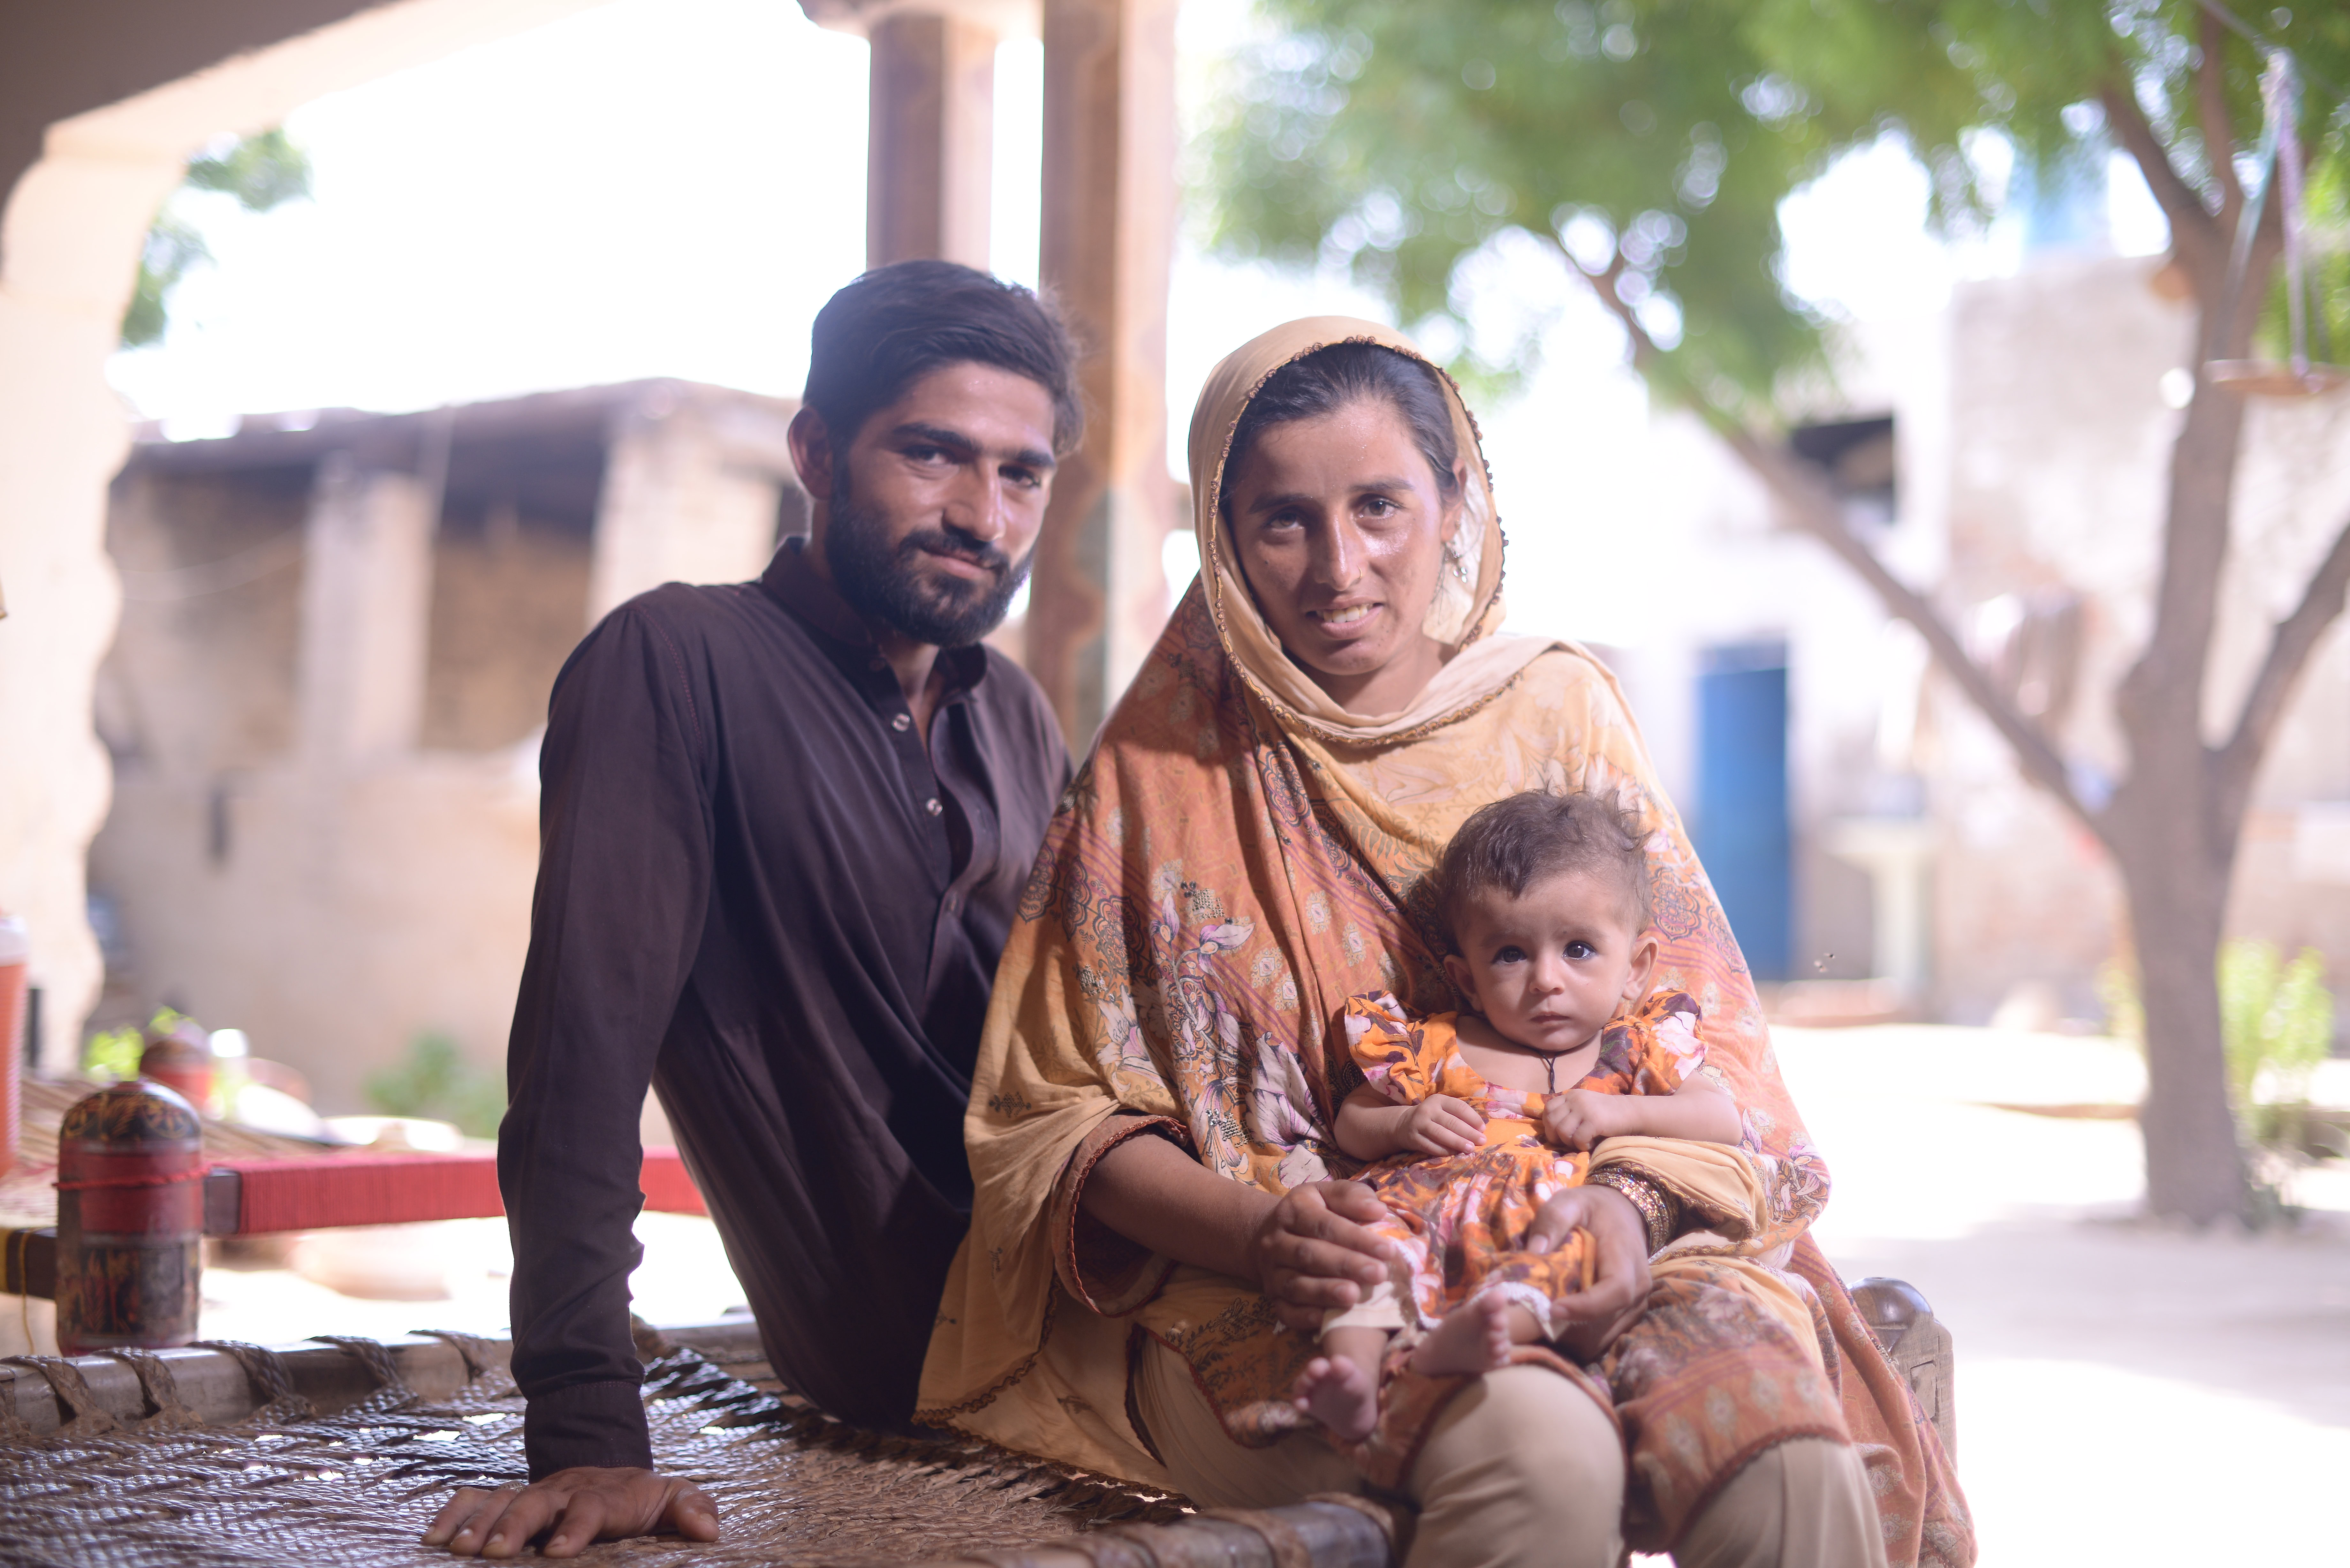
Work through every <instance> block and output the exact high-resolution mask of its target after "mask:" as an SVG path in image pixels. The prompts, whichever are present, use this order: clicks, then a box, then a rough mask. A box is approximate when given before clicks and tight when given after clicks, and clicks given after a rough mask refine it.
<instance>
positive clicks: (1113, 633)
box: [1027, 0, 1176, 750]
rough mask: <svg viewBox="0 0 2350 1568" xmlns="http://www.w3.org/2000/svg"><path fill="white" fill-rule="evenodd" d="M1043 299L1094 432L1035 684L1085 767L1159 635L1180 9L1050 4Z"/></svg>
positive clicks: (1031, 605)
mask: <svg viewBox="0 0 2350 1568" xmlns="http://www.w3.org/2000/svg"><path fill="white" fill-rule="evenodd" d="M1044 31H1045V192H1044V196H1045V199H1044V234H1043V245H1042V263H1043V265H1042V270H1043V273H1044V281H1045V286H1046V287H1047V288H1048V289H1050V290H1052V291H1053V292H1054V293H1055V295H1056V296H1057V297H1058V298H1059V300H1060V303H1061V306H1062V308H1063V309H1064V310H1066V312H1067V313H1068V315H1069V317H1070V322H1071V325H1072V326H1073V327H1075V328H1076V331H1077V334H1078V337H1079V340H1080V343H1081V345H1082V346H1083V347H1084V348H1085V349H1087V360H1086V363H1085V368H1084V372H1083V377H1084V382H1085V391H1086V401H1087V405H1088V408H1089V410H1090V413H1091V420H1092V422H1091V424H1090V426H1089V427H1088V430H1087V436H1086V444H1085V448H1084V450H1083V451H1081V452H1077V453H1076V455H1075V456H1073V457H1071V458H1070V459H1069V460H1067V461H1066V462H1064V463H1063V464H1062V467H1061V472H1060V475H1059V477H1058V478H1056V479H1055V481H1054V484H1053V504H1052V507H1051V510H1050V511H1049V512H1048V513H1047V514H1046V515H1045V532H1044V535H1043V537H1042V538H1041V539H1040V540H1039V542H1038V544H1037V546H1036V565H1035V573H1034V576H1033V582H1034V587H1033V588H1032V590H1031V592H1030V596H1029V602H1028V628H1027V630H1028V658H1027V664H1028V670H1029V672H1030V673H1031V674H1033V675H1035V678H1036V680H1037V681H1038V682H1039V684H1041V685H1042V686H1043V687H1044V689H1045V695H1046V696H1047V697H1049V698H1050V699H1051V700H1052V702H1053V705H1054V708H1055V711H1057V712H1058V713H1059V714H1060V718H1061V725H1062V729H1063V731H1064V732H1065V733H1066V735H1067V737H1068V741H1069V744H1070V745H1071V746H1072V747H1073V748H1077V749H1080V750H1082V749H1083V748H1084V747H1086V746H1087V745H1088V744H1089V743H1090V742H1091V741H1092V738H1093V733H1094V731H1095V730H1096V729H1097V727H1098V726H1099V725H1100V722H1101V720H1102V717H1103V715H1104V714H1106V713H1107V711H1109V709H1110V707H1111V706H1112V705H1113V704H1114V703H1115V702H1116V701H1118V694H1119V693H1120V692H1121V691H1124V690H1125V689H1126V683H1127V681H1128V680H1129V679H1130V678H1131V677H1132V676H1133V674H1134V671H1135V670H1137V669H1138V668H1139V667H1140V665H1141V662H1142V659H1143V656H1144V655H1145V654H1146V653H1148V652H1149V649H1150V644H1151V640H1152V639H1154V638H1155V637H1156V636H1157V635H1158V633H1159V628H1160V627H1161V626H1162V625H1163V623H1164V621H1165V618H1166V610H1167V604H1166V599H1167V585H1166V580H1165V574H1164V572H1163V571H1162V570H1161V568H1160V566H1159V552H1160V549H1161V547H1162V546H1163V545H1164V544H1165V541H1166V536H1167V530H1168V528H1169V526H1170V524H1171V523H1172V521H1173V517H1174V510H1175V484H1174V482H1173V481H1172V480H1171V479H1170V478H1169V476H1168V472H1167V288H1168V275H1169V269H1170V262H1171V258H1172V254H1173V246H1174V228H1175V142H1176V132H1175V5H1174V0H1045V26H1044Z"/></svg>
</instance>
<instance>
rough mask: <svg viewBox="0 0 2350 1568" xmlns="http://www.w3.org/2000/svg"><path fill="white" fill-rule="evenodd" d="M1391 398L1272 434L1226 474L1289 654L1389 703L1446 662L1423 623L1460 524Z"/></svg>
mask: <svg viewBox="0 0 2350 1568" xmlns="http://www.w3.org/2000/svg"><path fill="white" fill-rule="evenodd" d="M1453 481H1454V483H1453V490H1452V498H1451V500H1449V501H1448V500H1446V499H1445V498H1444V496H1443V493H1442V492H1440V490H1439V489H1438V488H1437V483H1436V475H1435V472H1433V471H1432V470H1431V469H1430V466H1429V462H1428V459H1427V458H1426V457H1424V456H1422V455H1421V453H1420V450H1419V443H1418V442H1417V441H1414V440H1413V439H1412V434H1411V427H1410V426H1409V424H1407V423H1406V422H1405V421H1404V417H1403V415H1402V414H1401V413H1400V412H1399V411H1398V410H1396V408H1395V406H1394V405H1393V404H1391V403H1388V402H1387V401H1386V400H1383V399H1378V398H1364V399H1360V400H1357V401H1355V402H1353V403H1350V404H1348V405H1347V406H1346V407H1344V408H1342V409H1339V410H1336V412H1334V413H1329V414H1326V415H1323V416H1322V417H1321V418H1319V419H1311V420H1294V421H1290V422H1288V423H1286V424H1278V425H1273V426H1270V427H1268V428H1267V429H1265V430H1264V431H1262V432H1261V433H1260V434H1259V435H1258V437H1257V440H1256V444H1255V446H1254V448H1253V450H1252V451H1251V452H1249V454H1248V457H1247V459H1246V460H1245V461H1244V462H1243V463H1242V465H1241V467H1240V470H1239V472H1236V473H1234V474H1232V475H1231V476H1229V478H1228V479H1227V482H1226V483H1227V489H1228V493H1229V496H1230V510H1229V511H1228V512H1227V514H1226V515H1227V516H1228V517H1229V518H1230V520H1231V523H1230V532H1231V535H1232V548H1233V553H1234V554H1235V556H1237V557H1238V558H1239V561H1240V566H1241V570H1242V573H1243V576H1245V577H1246V578H1247V579H1248V586H1249V587H1250V589H1251V591H1252V592H1253V593H1254V594H1255V596H1256V602H1257V605H1258V607H1260V608H1262V609H1263V612H1264V618H1265V619H1266V621H1267V622H1269V623H1270V624H1271V625H1272V627H1273V629H1274V635H1275V636H1277V637H1279V638H1280V639H1281V643H1282V646H1283V648H1284V649H1287V650H1288V653H1289V656H1290V657H1291V658H1292V659H1295V660H1297V662H1298V663H1299V664H1300V665H1301V666H1303V667H1304V669H1305V671H1306V673H1307V674H1308V675H1310V676H1312V677H1313V679H1314V681H1315V684H1316V685H1318V686H1320V687H1321V688H1322V689H1323V690H1324V691H1326V692H1328V693H1329V694H1330V696H1331V697H1332V698H1333V699H1334V700H1336V701H1337V703H1338V704H1339V705H1340V706H1341V707H1344V708H1347V709H1349V710H1351V711H1355V712H1358V713H1391V712H1395V711H1399V710H1400V709H1402V708H1404V707H1405V706H1407V705H1408V704H1409V702H1410V701H1411V700H1412V698H1414V697H1416V696H1418V695H1419V691H1420V688H1421V687H1423V686H1425V685H1427V684H1428V682H1429V680H1430V679H1431V678H1433V677H1434V676H1435V674H1436V672H1437V670H1438V669H1439V668H1440V667H1441V665H1442V663H1443V649H1442V647H1441V645H1440V644H1439V643H1437V642H1436V641H1435V640H1433V639H1430V637H1429V636H1428V635H1427V634H1426V633H1425V632H1423V631H1422V630H1421V629H1420V625H1421V622H1422V621H1423V620H1425V619H1426V618H1427V615H1428V607H1429V604H1430V601H1431V600H1432V599H1433V598H1434V597H1436V587H1437V575H1438V574H1439V573H1440V572H1441V571H1444V570H1445V569H1446V564H1445V559H1444V545H1445V541H1447V540H1449V539H1451V537H1452V535H1453V531H1454V530H1455V529H1456V528H1458V527H1459V526H1460V524H1461V493H1462V488H1463V486H1464V485H1465V484H1466V483H1467V472H1466V469H1465V467H1464V466H1462V465H1456V466H1455V469H1454V473H1453Z"/></svg>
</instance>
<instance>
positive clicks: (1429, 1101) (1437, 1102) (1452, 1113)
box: [1395, 1095, 1485, 1154]
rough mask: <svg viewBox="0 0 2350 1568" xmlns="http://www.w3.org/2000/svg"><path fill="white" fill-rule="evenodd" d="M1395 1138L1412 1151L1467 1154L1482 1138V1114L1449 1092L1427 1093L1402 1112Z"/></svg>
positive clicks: (1479, 1143)
mask: <svg viewBox="0 0 2350 1568" xmlns="http://www.w3.org/2000/svg"><path fill="white" fill-rule="evenodd" d="M1395 1141H1396V1147H1397V1148H1399V1149H1407V1150H1409V1151H1410V1152H1411V1153H1413V1154H1467V1153H1468V1152H1469V1151H1470V1150H1471V1149H1473V1148H1475V1147H1478V1146H1479V1145H1481V1144H1482V1143H1483V1142H1484V1141H1485V1113H1484V1112H1482V1111H1481V1110H1479V1109H1478V1108H1477V1107H1476V1106H1472V1105H1471V1104H1470V1103H1469V1102H1468V1101H1466V1100H1460V1099H1455V1098H1453V1097H1452V1096H1451V1095H1430V1096H1428V1098H1426V1099H1424V1100H1422V1101H1420V1102H1419V1104H1418V1105H1416V1106H1411V1107H1410V1108H1409V1109H1408V1110H1406V1111H1405V1112H1404V1116H1403V1119H1402V1124H1401V1125H1400V1126H1399V1127H1397V1128H1396V1133H1395Z"/></svg>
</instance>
